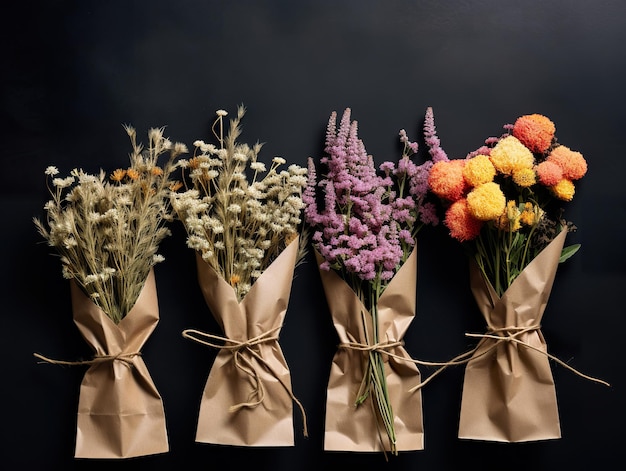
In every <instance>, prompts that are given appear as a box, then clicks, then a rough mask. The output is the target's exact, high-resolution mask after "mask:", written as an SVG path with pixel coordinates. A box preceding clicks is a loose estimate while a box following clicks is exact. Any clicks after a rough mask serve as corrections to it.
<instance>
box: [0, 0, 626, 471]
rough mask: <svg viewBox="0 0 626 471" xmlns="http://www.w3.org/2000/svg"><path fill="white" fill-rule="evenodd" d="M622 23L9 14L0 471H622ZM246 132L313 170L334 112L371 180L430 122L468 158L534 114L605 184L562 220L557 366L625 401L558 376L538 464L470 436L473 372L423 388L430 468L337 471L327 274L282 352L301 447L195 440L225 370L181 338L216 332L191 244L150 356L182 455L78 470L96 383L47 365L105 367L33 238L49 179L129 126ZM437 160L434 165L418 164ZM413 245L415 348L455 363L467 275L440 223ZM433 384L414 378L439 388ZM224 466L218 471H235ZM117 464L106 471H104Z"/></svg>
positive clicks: (395, 15)
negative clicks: (330, 469)
mask: <svg viewBox="0 0 626 471" xmlns="http://www.w3.org/2000/svg"><path fill="white" fill-rule="evenodd" d="M624 18H626V3H624V2H622V1H619V0H598V1H594V2H589V1H584V0H577V1H572V0H556V1H549V2H546V1H541V0H530V1H524V2H519V1H508V0H506V1H502V0H481V1H478V0H467V1H450V2H441V1H435V0H429V1H422V0H415V1H407V0H387V1H374V0H361V1H356V0H355V1H345V0H339V1H326V0H315V1H312V0H297V1H280V0H273V1H270V0H262V1H252V0H247V1H189V0H178V1H167V0H152V1H141V0H131V1H118V0H113V1H91V0H82V1H57V0H46V1H29V0H24V1H21V2H15V5H14V8H13V10H12V11H11V12H10V13H9V12H6V11H5V13H4V14H3V21H2V23H3V28H2V29H1V31H2V32H1V33H0V34H1V35H2V56H1V57H2V60H1V61H0V64H1V67H2V69H1V77H2V78H1V81H2V93H1V95H0V97H1V100H2V114H1V118H2V121H1V123H2V125H1V126H0V133H1V136H2V144H3V145H2V150H1V151H0V152H1V153H0V156H1V157H0V158H1V159H2V160H1V161H2V164H3V168H4V169H5V170H4V173H2V174H0V198H1V201H2V206H3V208H5V209H4V210H5V211H7V213H8V214H7V218H5V222H4V224H3V230H2V244H0V250H1V251H2V257H1V260H2V270H1V272H0V273H1V276H2V282H1V283H0V289H1V290H2V291H1V296H2V297H1V299H2V307H1V309H0V316H2V329H1V334H0V335H1V336H2V342H1V347H0V348H1V350H0V351H1V356H2V358H3V360H4V368H3V371H4V373H3V376H2V377H3V381H2V386H1V387H0V401H1V402H0V404H2V405H3V410H4V416H3V418H2V420H1V421H0V424H1V425H0V467H1V468H3V469H6V470H14V469H24V468H23V467H27V468H26V469H43V470H47V469H50V470H56V469H109V468H111V469H113V467H115V469H172V468H174V467H178V468H180V469H189V470H191V469H218V466H219V467H225V468H226V469H257V470H261V469H272V470H288V469H300V468H302V467H304V466H308V465H310V464H311V463H317V465H316V466H321V467H325V466H334V467H343V468H345V469H348V468H349V469H356V470H367V469H383V468H384V469H406V470H408V469H412V470H419V469H422V470H426V469H428V470H440V469H466V468H468V467H479V468H483V469H522V468H523V469H534V470H548V469H572V470H578V469H614V466H613V463H616V462H617V463H620V461H621V462H623V458H624V457H625V453H624V445H623V426H624V419H626V413H625V412H626V409H625V408H626V396H625V393H624V385H625V381H624V363H623V358H622V351H623V345H624V333H625V332H626V316H625V314H626V313H625V309H624V289H625V288H626V248H625V244H624V242H625V238H624V221H625V216H626V189H625V186H624V175H625V174H626V163H625V160H624V150H623V148H624V143H623V141H622V139H623V135H624V129H625V125H626V118H624V109H626V92H625V91H624V84H625V83H626V54H625V52H626V51H625V50H624V47H625V46H624V45H625V44H626V28H625V23H624V21H625V20H624ZM240 103H243V104H244V105H245V106H246V107H247V109H248V112H247V114H246V117H245V118H244V122H243V135H242V138H241V140H242V141H244V142H248V143H250V144H252V143H254V142H256V141H261V142H264V143H265V145H264V147H263V150H262V152H261V159H262V160H263V159H265V161H269V160H270V159H271V158H272V157H273V156H275V155H280V156H282V157H283V158H285V159H286V160H287V161H288V162H293V163H298V164H302V165H304V164H305V162H306V159H307V157H309V156H312V157H315V158H320V157H321V156H322V150H323V144H324V142H323V141H324V132H325V126H326V123H327V121H328V117H329V116H330V113H331V112H332V111H337V112H339V113H341V112H342V111H343V110H344V108H346V107H350V108H351V109H352V117H353V119H356V120H357V121H358V122H359V136H360V137H361V138H362V139H363V141H364V143H365V145H366V147H367V150H368V152H369V153H371V154H372V155H373V156H374V158H375V160H376V161H377V162H382V161H384V160H395V159H396V158H397V157H398V156H399V152H400V149H399V145H398V131H399V130H400V129H406V130H407V132H408V133H409V137H411V138H413V139H418V138H419V137H420V136H421V125H422V122H423V117H424V113H425V110H426V108H427V107H428V106H432V107H433V109H434V113H435V123H436V125H437V130H438V133H439V137H440V138H441V141H442V145H443V147H444V149H445V150H446V151H447V153H448V155H449V156H450V157H451V158H458V157H463V156H465V154H466V153H467V152H469V151H471V150H473V149H475V148H477V147H478V146H480V145H481V144H482V142H483V140H484V139H485V138H486V137H488V136H492V135H498V134H499V133H500V132H501V130H502V125H504V124H506V123H512V122H513V121H514V120H515V118H516V117H517V116H520V115H522V114H529V113H542V114H545V115H547V116H549V117H550V118H551V119H552V120H553V121H554V122H555V124H556V126H557V136H558V138H559V140H560V141H561V142H563V143H565V144H567V145H569V146H570V147H572V148H574V149H576V150H578V151H580V152H582V153H583V154H584V155H585V157H586V159H587V162H588V165H589V172H588V174H587V175H586V176H585V178H584V179H583V180H581V183H580V184H579V185H578V186H577V190H576V191H577V192H576V196H575V198H574V200H573V201H572V202H571V203H570V204H568V205H567V208H566V215H567V217H568V219H570V220H572V221H574V222H575V224H576V226H577V227H578V230H577V231H576V232H575V233H572V234H570V235H569V236H568V237H569V240H570V242H572V243H574V242H580V243H581V244H582V248H581V250H580V252H579V253H578V254H577V255H576V256H575V257H574V258H572V259H571V260H569V261H568V262H567V263H566V264H564V265H562V266H561V267H560V268H559V271H558V273H557V278H556V281H555V284H554V288H553V291H552V295H551V297H550V301H549V304H548V307H547V309H546V313H545V316H544V320H543V325H542V331H543V334H544V336H545V338H546V341H547V344H548V349H549V352H550V353H551V354H553V355H555V356H556V357H558V358H560V359H562V360H563V361H566V362H568V363H569V364H570V365H571V366H573V367H574V368H576V369H578V370H580V371H582V372H585V373H586V374H589V375H591V376H594V377H599V378H602V379H604V380H606V381H608V382H609V383H610V384H611V387H605V386H602V385H599V384H597V383H594V382H591V381H588V380H585V379H584V378H581V377H579V376H577V375H575V374H574V373H572V372H571V371H569V370H567V369H566V368H563V367H561V366H559V365H558V364H556V363H554V362H553V363H551V365H552V369H553V374H554V379H555V383H556V390H557V396H558V403H559V411H560V418H561V428H562V438H561V439H558V440H549V441H544V442H535V443H524V444H503V443H483V442H474V441H467V440H460V439H458V438H457V427H458V416H459V407H460V398H461V388H462V380H463V368H462V367H454V368H450V369H448V370H447V371H445V372H444V373H442V374H441V375H439V376H438V377H437V378H436V379H434V380H433V381H432V382H431V383H429V384H428V386H427V387H425V388H424V390H423V415H424V427H425V448H424V450H421V451H415V452H402V453H401V454H400V456H398V457H390V460H389V462H385V460H384V458H383V456H382V455H380V454H359V453H336V452H332V453H331V452H324V451H323V433H324V408H325V391H326V383H327V379H328V373H329V368H330V363H331V360H332V356H333V354H334V352H335V349H336V343H337V338H336V334H335V332H334V329H333V326H332V323H331V319H330V315H329V312H328V309H327V306H326V302H325V299H324V294H323V291H322V288H321V282H320V280H319V275H318V273H317V271H316V267H315V263H314V260H313V258H309V259H308V260H307V263H306V264H304V265H301V266H299V267H298V268H297V272H296V277H295V279H294V282H293V288H292V297H291V300H290V304H289V309H288V312H287V316H286V320H285V325H284V327H283V329H282V332H281V340H280V342H281V346H282V349H283V352H284V355H285V358H286V360H287V362H288V364H289V367H290V369H291V373H292V382H293V384H292V386H293V391H294V393H295V395H296V396H297V397H298V398H299V400H300V401H301V402H302V404H303V405H304V407H305V409H306V412H307V417H308V426H309V437H308V438H304V437H303V436H302V434H301V417H300V415H299V413H298V411H297V409H294V426H295V433H296V443H295V445H294V446H293V447H287V448H260V449H259V448H234V447H226V446H216V445H207V444H199V443H195V442H194V436H195V426H196V421H197V412H198V406H199V401H200V395H201V393H202V389H203V387H204V383H205V381H206V377H207V375H208V371H209V369H210V367H211V365H212V363H213V360H214V358H215V354H216V352H215V351H214V350H212V349H207V348H203V347H201V346H199V345H197V344H195V343H193V342H190V341H188V340H186V339H184V338H183V337H182V336H181V332H182V330H184V329H186V328H199V329H204V330H208V331H211V330H213V331H215V329H217V326H216V324H215V322H214V321H213V320H212V318H211V316H210V314H209V312H208V311H207V309H206V305H205V304H204V301H203V300H202V297H201V294H200V292H199V289H198V287H197V281H196V273H195V265H194V263H195V261H194V258H193V257H194V255H193V253H192V252H191V251H190V250H189V249H187V248H186V246H185V235H184V233H183V231H182V229H181V228H180V227H178V226H174V227H173V234H172V236H171V237H169V238H168V239H166V241H165V242H164V243H163V245H162V253H163V255H164V256H165V259H166V261H165V262H164V263H162V264H160V265H158V266H157V268H156V277H157V286H158V294H159V304H160V316H161V321H160V323H159V324H158V326H157V329H156V330H155V332H154V333H153V335H152V337H151V338H150V339H149V341H148V342H147V344H146V345H145V348H144V349H143V357H144V360H145V362H146V364H147V366H148V369H149V371H150V373H151V375H152V377H153V380H154V382H155V384H156V385H157V388H158V389H159V392H160V393H161V395H162V397H163V401H164V407H165V412H166V418H167V425H168V435H169V439H170V448H171V450H170V452H169V453H166V454H163V455H159V456H151V457H145V458H136V459H130V460H126V461H116V462H106V461H99V460H76V459H74V458H73V452H74V434H75V420H76V407H77V401H78V388H79V385H80V381H81V378H82V376H83V374H84V371H85V367H82V366H77V367H59V366H54V365H45V364H43V365H42V364H38V363H37V360H36V359H35V358H34V357H33V353H34V352H41V353H43V354H45V355H48V356H50V357H53V358H62V359H66V360H71V359H78V358H86V357H89V355H90V351H89V349H88V347H87V345H86V344H85V342H84V341H83V339H82V338H81V337H80V334H79V332H78V330H77V329H76V327H75V325H74V324H73V322H72V318H71V308H70V297H69V287H68V284H67V280H64V279H63V278H62V276H61V271H60V265H59V264H58V260H57V259H56V258H55V257H54V256H52V254H51V249H50V248H49V247H47V246H46V245H45V243H42V240H41V239H40V237H39V235H38V234H37V233H36V230H35V227H34V225H33V223H32V218H33V217H34V216H42V214H43V204H44V203H45V201H47V199H48V195H47V190H46V187H45V176H44V169H45V168H46V167H47V166H49V165H55V166H57V167H58V168H59V170H60V171H61V174H63V175H66V174H67V173H69V171H70V170H71V169H72V168H74V167H82V168H84V169H85V170H87V171H90V172H95V171H97V170H98V169H99V168H103V169H105V170H107V171H111V170H113V169H115V168H117V167H121V166H125V165H126V164H127V162H128V160H127V155H128V152H129V151H130V148H129V146H128V138H127V136H126V134H125V133H124V130H123V128H122V124H124V123H128V124H132V125H133V126H134V127H136V128H137V130H138V133H139V135H140V136H142V135H145V132H146V131H147V129H148V128H150V127H160V126H166V134H167V135H168V136H169V137H170V138H172V140H176V141H182V142H185V143H187V144H188V145H189V146H190V147H191V144H192V143H193V141H194V140H196V139H207V140H208V139H210V129H209V128H210V124H211V122H212V119H213V116H214V112H215V110H217V109H220V108H222V109H226V110H228V111H230V112H231V113H234V112H235V110H236V106H237V105H238V104H240ZM423 151H424V149H423V148H422V150H421V152H423ZM420 237H421V238H420V241H419V261H418V267H419V268H418V282H417V286H416V289H417V296H418V298H417V299H418V303H417V316H416V318H415V320H414V322H413V323H412V325H411V327H410V329H409V332H408V333H407V336H406V337H405V340H406V348H407V350H408V352H409V353H410V354H411V355H412V356H413V357H414V358H418V359H422V360H431V361H444V360H447V359H449V358H451V357H452V356H454V355H456V354H458V353H461V352H463V351H465V350H467V349H469V348H471V347H472V346H473V345H474V343H473V341H472V339H468V338H467V337H465V333H466V332H479V331H481V330H482V329H483V328H484V325H483V322H482V320H481V318H480V314H479V312H478V311H477V309H476V307H475V303H474V300H473V298H472V296H471V293H470V290H469V283H468V276H467V260H466V259H465V258H464V255H463V253H462V252H461V250H460V249H459V247H458V246H457V245H456V244H455V243H454V242H453V241H451V240H449V238H448V237H447V236H446V234H445V231H444V230H443V229H442V228H441V227H439V228H437V229H433V230H427V231H424V232H423V233H422V235H421V236H420ZM433 370H434V369H433V368H428V367H422V372H423V374H424V376H428V375H429V374H430V373H432V372H433ZM220 463H221V464H220ZM100 467H101V468H100Z"/></svg>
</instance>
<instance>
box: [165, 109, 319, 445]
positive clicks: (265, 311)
mask: <svg viewBox="0 0 626 471" xmlns="http://www.w3.org/2000/svg"><path fill="white" fill-rule="evenodd" d="M245 111H246V110H245V108H244V107H243V106H239V107H238V110H237V115H236V117H235V118H233V119H231V120H230V124H229V127H228V130H227V133H226V135H224V118H225V116H226V115H227V113H226V111H223V110H219V111H217V118H216V120H215V122H214V124H213V132H214V133H215V136H216V138H217V141H218V143H217V145H214V144H209V143H205V142H204V141H196V142H195V143H194V145H195V148H196V150H195V154H194V156H193V157H192V158H190V159H189V160H181V161H180V165H181V166H182V168H183V175H184V181H185V184H186V185H187V186H186V188H185V191H181V192H179V193H174V194H172V200H171V201H172V206H173V207H174V209H175V211H176V214H177V217H178V219H179V220H180V221H181V222H182V224H183V225H184V227H185V229H186V232H187V235H188V237H187V246H188V247H189V248H191V249H193V250H194V251H195V253H196V261H197V263H196V266H197V275H198V282H199V285H200V288H201V290H202V293H203V295H204V299H205V301H206V303H207V306H208V307H209V309H210V311H211V313H212V314H213V316H214V317H215V319H216V320H217V322H218V323H219V324H220V326H221V328H222V329H223V331H224V336H221V335H213V334H210V333H206V332H202V331H199V330H196V329H187V330H185V331H184V332H183V335H184V336H185V337H186V338H189V339H192V340H195V341H197V342H199V343H202V344H205V345H207V346H211V347H214V348H216V349H219V351H218V354H217V357H216V359H215V362H214V364H213V366H212V368H211V371H210V373H209V377H208V379H207V382H206V386H205V389H204V393H203V396H202V400H201V405H200V412H199V420H198V428H197V433H196V441H198V442H204V443H217V444H226V445H245V446H289V445H293V443H294V434H293V403H294V402H295V403H296V404H297V405H298V406H299V407H300V410H301V412H302V416H303V421H304V433H305V435H306V433H307V431H306V418H305V415H304V409H303V407H302V405H301V404H300V402H299V401H298V400H297V399H296V397H295V396H294V394H293V392H292V387H291V373H290V371H289V367H288V366H287V363H286V361H285V358H284V355H283V353H282V350H281V348H280V345H279V343H278V336H279V333H280V330H281V327H282V323H283V320H284V317H285V314H286V310H287V307H288V303H289V295H290V290H291V283H292V279H293V274H294V270H295V267H296V266H297V265H298V264H299V263H300V262H301V261H302V260H303V257H304V255H305V252H306V250H305V249H306V244H307V238H306V234H305V233H304V232H302V231H301V230H300V226H301V217H300V213H301V210H302V208H303V202H302V198H301V194H302V189H303V188H304V187H305V185H306V181H307V180H306V176H305V175H306V169H305V168H301V167H299V166H297V165H289V166H288V167H287V169H285V170H283V169H281V167H282V166H283V165H284V164H285V163H286V161H285V159H283V158H281V157H275V158H274V159H273V160H272V163H271V165H270V167H269V169H268V168H267V167H266V165H265V164H264V163H263V162H261V161H260V160H258V155H259V152H260V150H261V147H262V146H261V144H258V143H257V144H255V145H253V146H249V145H248V144H245V143H240V142H239V141H238V138H239V137H240V134H241V120H242V118H243V117H244V114H245Z"/></svg>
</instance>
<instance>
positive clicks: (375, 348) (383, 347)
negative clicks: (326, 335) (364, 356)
mask: <svg viewBox="0 0 626 471" xmlns="http://www.w3.org/2000/svg"><path fill="white" fill-rule="evenodd" d="M403 345H404V342H403V341H402V340H394V341H386V342H378V343H375V344H372V345H370V344H367V343H359V342H342V343H340V344H339V345H338V347H339V348H345V349H346V350H358V351H361V352H378V353H384V354H385V355H388V356H391V357H396V358H401V357H398V356H397V355H394V354H393V353H391V352H390V351H389V350H390V349H392V348H396V347H402V346H403Z"/></svg>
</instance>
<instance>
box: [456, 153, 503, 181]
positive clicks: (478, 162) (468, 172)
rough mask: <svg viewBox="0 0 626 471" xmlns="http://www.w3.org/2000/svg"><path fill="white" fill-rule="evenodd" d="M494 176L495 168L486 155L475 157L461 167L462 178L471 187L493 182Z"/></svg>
mask: <svg viewBox="0 0 626 471" xmlns="http://www.w3.org/2000/svg"><path fill="white" fill-rule="evenodd" d="M495 176H496V168H495V167H494V166H493V164H492V163H491V160H490V159H489V157H488V156H486V155H482V154H480V155H476V156H475V157H472V158H471V159H468V160H467V162H465V167H463V178H464V179H465V182H466V183H467V184H468V185H470V186H473V187H476V186H478V185H482V184H483V183H487V182H490V181H493V178H494V177H495Z"/></svg>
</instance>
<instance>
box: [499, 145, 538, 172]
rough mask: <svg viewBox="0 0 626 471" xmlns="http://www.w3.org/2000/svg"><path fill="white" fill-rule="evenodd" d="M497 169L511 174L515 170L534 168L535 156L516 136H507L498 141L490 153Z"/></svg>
mask: <svg viewBox="0 0 626 471" xmlns="http://www.w3.org/2000/svg"><path fill="white" fill-rule="evenodd" d="M489 158H490V159H491V163H492V164H493V166H494V167H495V168H496V170H497V171H498V172H500V173H502V174H504V175H511V174H512V173H513V172H514V171H515V170H519V169H522V168H532V167H533V165H535V156H534V155H533V153H532V152H531V151H530V150H529V149H528V147H526V146H525V145H524V144H522V142H521V141H520V140H519V139H517V138H516V137H515V136H507V137H505V138H503V139H501V140H499V141H498V143H497V144H496V145H495V146H494V148H493V149H491V153H490V154H489Z"/></svg>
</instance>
